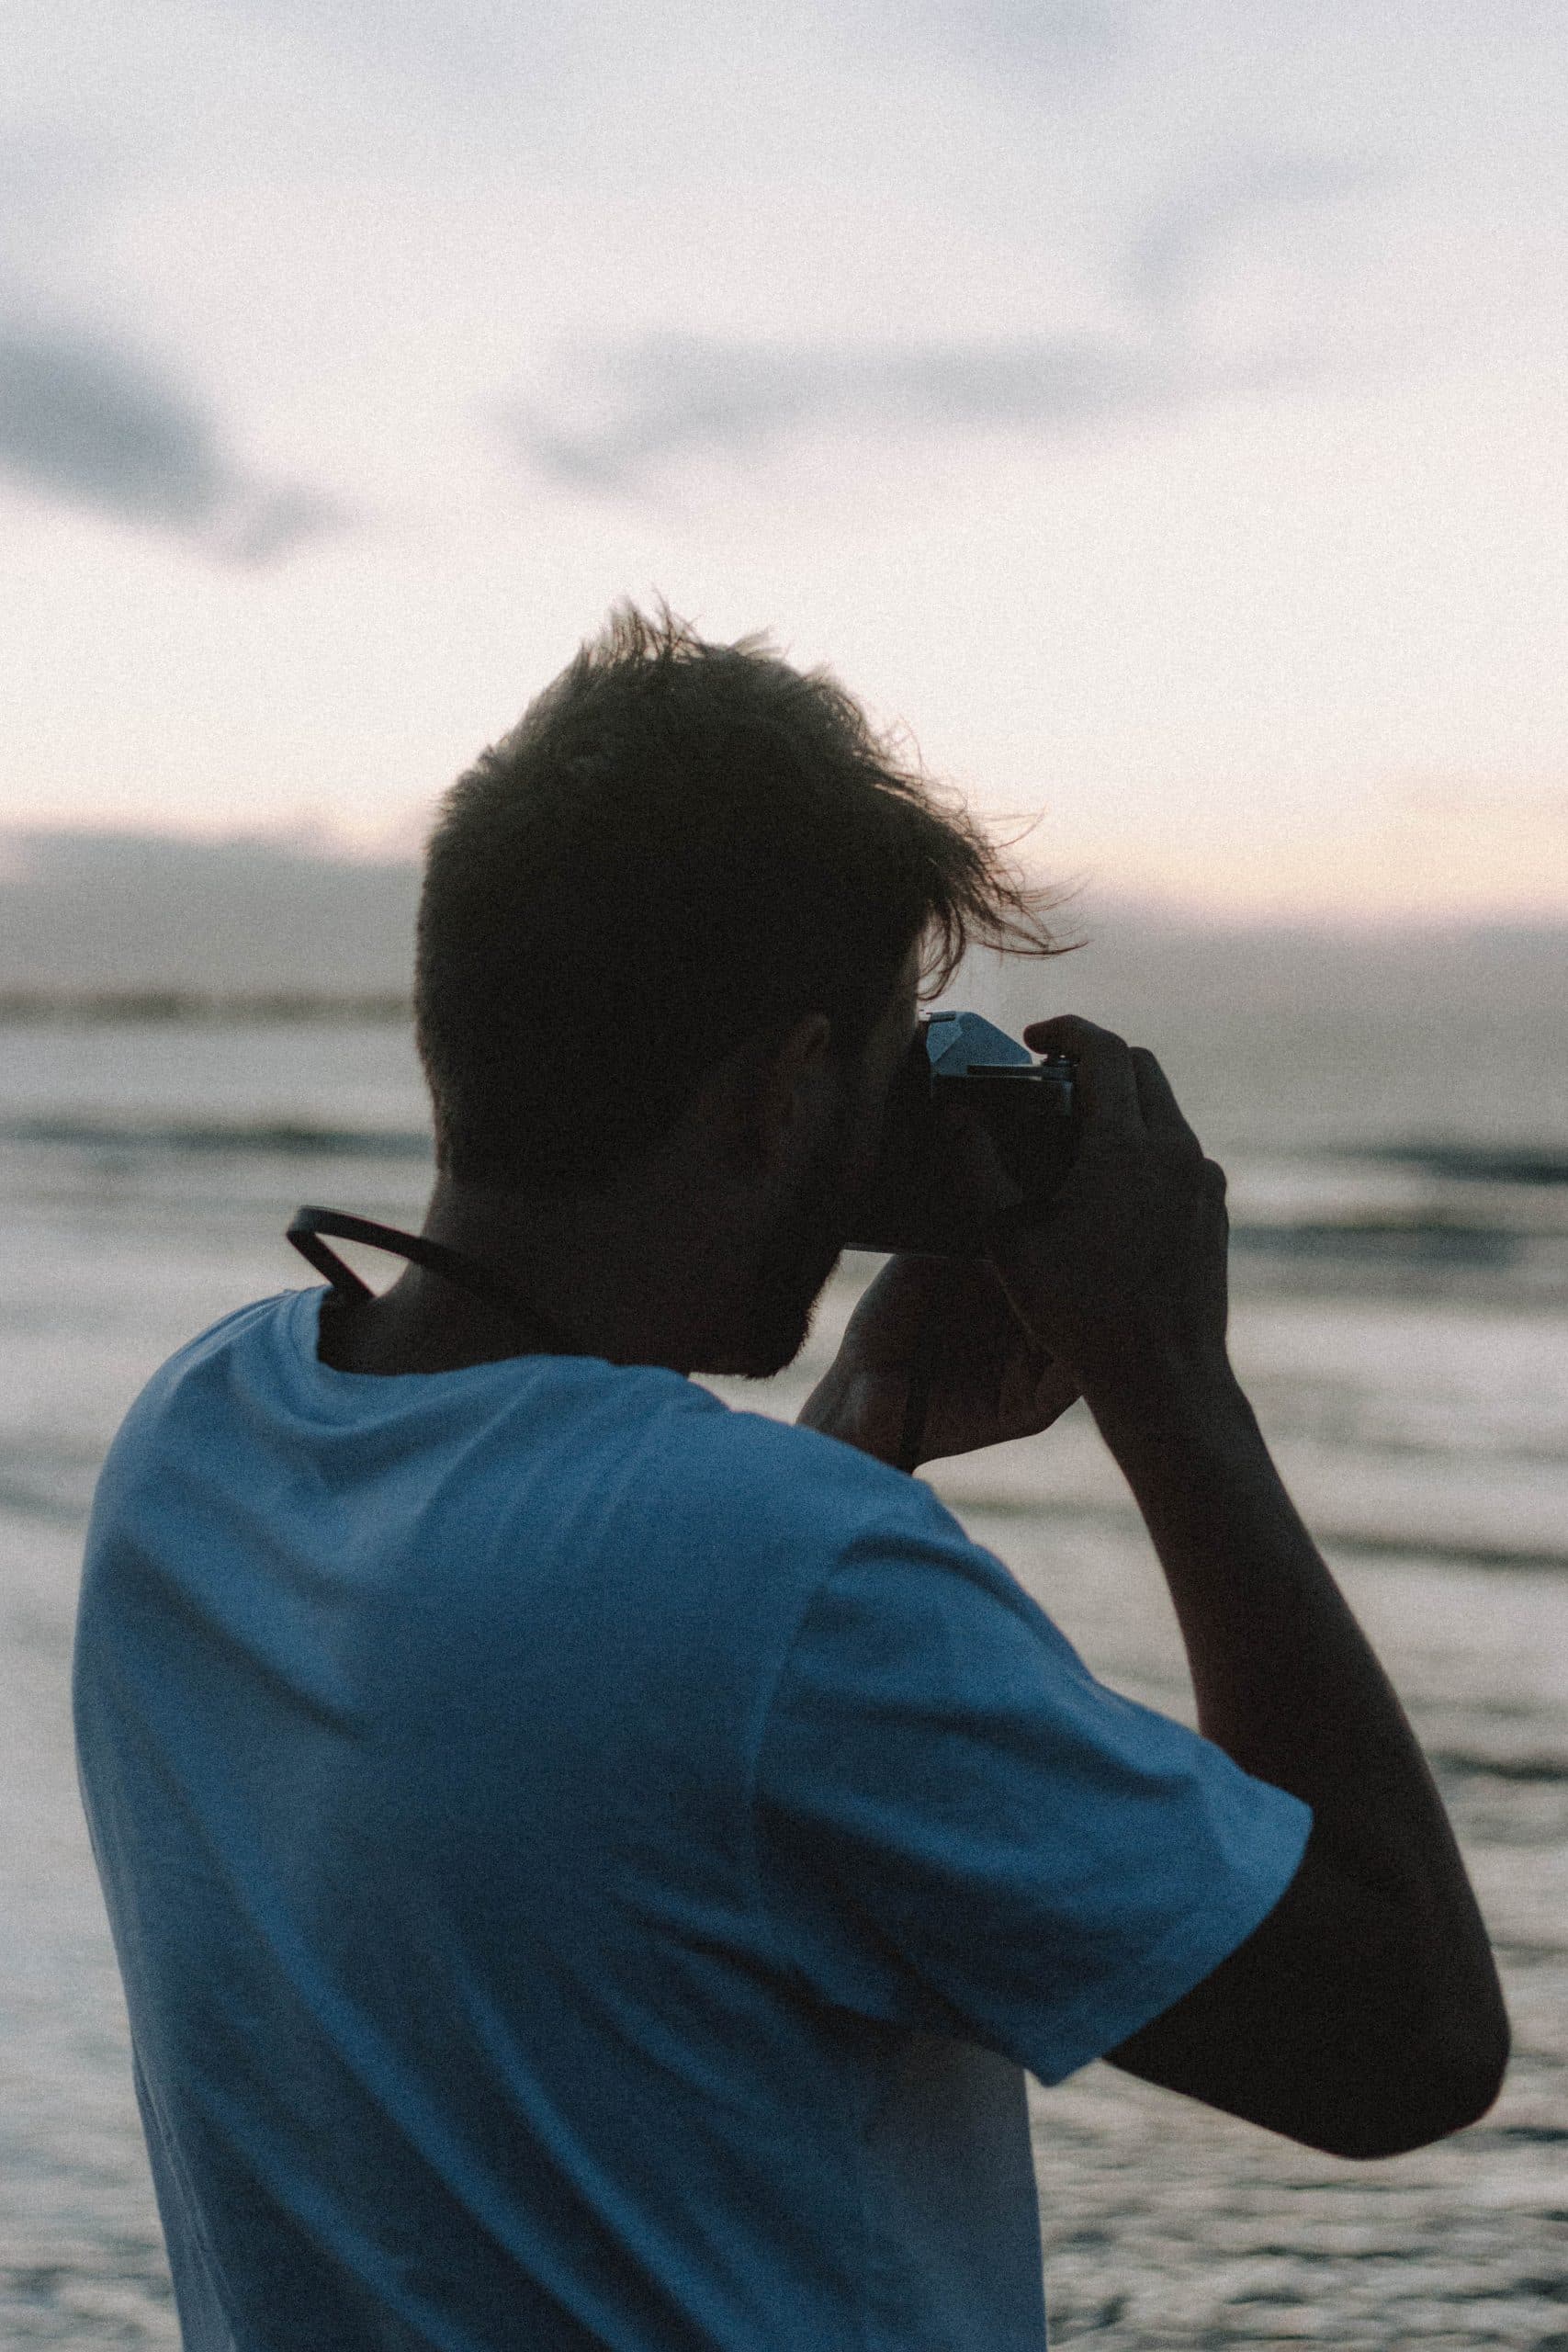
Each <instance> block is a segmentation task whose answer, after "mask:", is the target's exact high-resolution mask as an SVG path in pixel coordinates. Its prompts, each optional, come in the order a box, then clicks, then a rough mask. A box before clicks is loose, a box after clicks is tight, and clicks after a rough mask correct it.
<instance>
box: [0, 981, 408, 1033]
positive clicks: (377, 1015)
mask: <svg viewBox="0 0 1568 2352" xmlns="http://www.w3.org/2000/svg"><path fill="white" fill-rule="evenodd" d="M412 1018H413V1008H412V1003H411V1001H410V1000H409V998H408V997H407V996H406V995H405V994H402V993H400V992H397V991H391V990H385V989H383V990H374V991H368V992H365V993H359V994H355V993H343V994H333V993H330V992H324V991H321V990H316V989H229V990H221V989H213V990H208V989H0V1021H4V1022H14V1023H18V1024H20V1025H24V1026H31V1025H33V1024H35V1023H65V1024H67V1025H69V1026H72V1027H91V1026H94V1025H96V1023H100V1022H155V1023H164V1022H197V1023H203V1024H207V1025H211V1024H214V1023H226V1022H227V1023H232V1022H239V1023H253V1022H258V1021H260V1022H269V1023H270V1022H283V1023H289V1022H321V1023H332V1022H363V1021H375V1022H383V1021H385V1022H395V1023H408V1022H410V1021H412Z"/></svg>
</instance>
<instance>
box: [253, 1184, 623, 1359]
mask: <svg viewBox="0 0 1568 2352" xmlns="http://www.w3.org/2000/svg"><path fill="white" fill-rule="evenodd" d="M329 1233H330V1234H331V1235H333V1238H334V1239H336V1240H339V1241H357V1242H360V1243H362V1244H363V1245H364V1247H365V1248H367V1249H369V1250H388V1251H389V1252H390V1253H391V1255H392V1256H393V1257H396V1258H406V1259H408V1261H410V1263H411V1264H412V1265H415V1266H423V1268H424V1270H425V1272H427V1273H431V1274H439V1275H440V1277H441V1279H442V1280H443V1281H444V1282H448V1283H455V1284H456V1286H457V1289H458V1290H466V1291H468V1293H469V1294H470V1295H471V1296H473V1297H475V1298H482V1299H483V1300H484V1302H485V1304H486V1305H487V1306H500V1307H502V1308H504V1309H505V1311H506V1312H507V1314H509V1315H513V1316H515V1317H517V1319H518V1321H519V1322H521V1323H523V1324H525V1325H526V1326H527V1327H528V1328H529V1329H530V1330H531V1331H532V1332H533V1333H534V1334H535V1335H536V1337H537V1338H538V1339H540V1340H543V1341H544V1349H543V1352H544V1353H546V1354H547V1355H558V1356H574V1355H579V1354H581V1350H580V1349H578V1348H575V1347H574V1346H573V1345H572V1343H571V1341H570V1340H569V1339H568V1338H567V1336H566V1334H565V1332H564V1331H563V1330H562V1329H561V1328H560V1326H559V1324H558V1323H556V1322H554V1321H553V1320H552V1319H551V1317H549V1316H547V1315H546V1314H545V1313H544V1311H543V1309H542V1308H540V1307H538V1306H535V1304H534V1302H533V1300H532V1299H531V1298H525V1297H524V1295H523V1294H522V1292H521V1291H518V1290H514V1289H513V1286H512V1284H511V1283H508V1282H505V1281H503V1280H502V1276H501V1275H500V1274H497V1273H492V1272H491V1269H490V1268H489V1267H488V1266H481V1265H480V1264H479V1262H478V1261H477V1260H475V1259H473V1258H465V1257H464V1256H463V1255H462V1254H461V1252H460V1251H458V1250H448V1249H447V1248H446V1244H445V1243H444V1242H440V1241H427V1240H426V1238H425V1237H424V1235H423V1233H403V1232H401V1231H400V1229H399V1228H398V1227H396V1226H395V1225H378V1224H377V1223H376V1221H375V1219H374V1218H372V1217H367V1216H348V1215H346V1214H345V1212H344V1210H342V1209H321V1208H310V1207H306V1208H299V1209H296V1210H295V1212H294V1215H293V1216H292V1218H291V1219H290V1220H289V1225H288V1239H289V1240H290V1241H291V1242H292V1243H293V1245H294V1247H295V1249H296V1250H299V1255H300V1256H301V1257H302V1258H303V1259H304V1260H305V1261H306V1262H307V1264H309V1265H311V1266H313V1267H314V1268H315V1270H316V1272H317V1273H319V1274H321V1275H322V1276H324V1278H325V1279H326V1281H327V1282H329V1283H331V1285H332V1287H333V1290H334V1291H335V1292H336V1293H337V1295H338V1296H339V1297H340V1298H346V1299H352V1300H354V1301H355V1302H358V1301H361V1300H365V1299H368V1298H374V1297H375V1295H376V1294H375V1292H374V1291H373V1290H372V1289H371V1287H370V1285H369V1283H367V1282H362V1281H361V1280H360V1278H359V1276H358V1275H357V1274H356V1273H355V1271H354V1269H353V1267H352V1266H347V1265H344V1261H343V1260H342V1259H341V1258H340V1257H339V1256H338V1254H337V1251H336V1250H331V1249H329V1248H328V1246H327V1243H326V1241H325V1240H324V1239H323V1238H322V1237H323V1236H324V1235H326V1234H329Z"/></svg>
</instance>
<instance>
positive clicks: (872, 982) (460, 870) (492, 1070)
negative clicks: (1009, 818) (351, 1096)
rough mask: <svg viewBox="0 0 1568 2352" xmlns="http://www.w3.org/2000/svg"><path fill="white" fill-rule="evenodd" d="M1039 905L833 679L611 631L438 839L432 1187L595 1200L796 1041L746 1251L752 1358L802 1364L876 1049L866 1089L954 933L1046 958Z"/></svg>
mask: <svg viewBox="0 0 1568 2352" xmlns="http://www.w3.org/2000/svg"><path fill="white" fill-rule="evenodd" d="M1040 905H1041V899H1040V894H1039V893H1038V892H1035V891H1032V890H1031V888H1029V887H1028V886H1027V885H1026V884H1025V883H1023V882H1022V881H1021V880H1020V879H1019V878H1018V877H1016V876H1014V875H1013V874H1012V873H1011V872H1010V870H1009V869H1008V867H1007V866H1006V865H1005V864H1004V862H1003V861H1002V859H1001V858H1000V856H999V855H998V852H997V850H996V848H995V847H994V845H993V844H992V843H991V842H989V841H988V840H987V837H986V835H985V834H984V832H983V831H981V830H980V828H979V827H978V826H977V825H976V823H975V822H974V820H972V819H971V818H970V817H969V816H968V815H967V814H966V813H965V812H964V809H963V808H962V806H961V805H960V804H959V803H957V802H956V801H955V800H953V799H952V798H950V797H948V796H946V795H944V794H942V793H941V792H940V791H939V790H938V789H937V788H936V787H934V786H932V785H931V783H930V781H929V780H928V779H926V778H925V777H924V776H923V775H921V774H920V773H919V771H918V770H917V769H915V768H914V767H912V766H911V765H909V764H908V763H905V762H904V761H902V760H901V759H900V758H899V757H898V756H897V752H896V750H895V748H894V747H893V746H892V745H891V744H890V743H889V742H887V741H885V740H883V739H881V738H879V737H878V736H877V735H876V734H875V733H874V731H873V729H872V728H871V726H870V725H869V723H868V721H867V719H866V718H865V716H864V714H863V712H862V711H861V709H860V708H859V707H858V706H857V705H856V704H855V703H854V702H853V701H852V698H851V697H850V695H848V694H846V693H845V691H844V690H843V688H842V687H841V686H840V685H839V684H837V682H836V681H835V680H834V679H832V678H831V677H830V676H829V675H828V674H827V673H824V672H820V671H818V672H813V673H807V674H803V673H801V672H799V671H796V670H795V669H793V668H791V667H790V666H789V664H788V663H786V662H784V661H783V660H782V659H780V658H779V656H778V655H777V654H776V653H774V652H773V650H771V649H770V648H769V647H768V645H767V644H766V643H765V642H763V641H761V640H758V639H744V640H742V641H741V642H739V644H734V645H716V644H708V643H705V642H704V641H703V640H702V639H699V638H698V637H696V636H695V635H694V632H693V631H692V630H691V629H690V628H687V627H686V626H685V625H684V624H682V623H681V622H679V621H676V620H674V619H673V618H671V616H669V615H667V614H664V615H660V616H659V617H658V618H656V619H649V618H646V617H644V616H642V615H641V614H639V613H637V612H636V611H634V610H631V609H629V608H622V609H621V610H619V611H617V612H616V613H615V615H614V616H613V617H612V619H611V621H610V623H609V625H608V627H607V628H606V629H605V630H604V633H603V635H602V636H601V637H599V638H598V639H596V640H594V641H593V642H592V643H591V644H589V645H587V646H585V647H584V648H583V649H582V650H581V652H580V653H579V655H578V656H577V658H576V660H575V661H574V662H571V663H570V666H569V667H568V668H567V669H566V670H565V671H564V672H563V673H561V675H560V676H559V677H558V678H557V679H556V680H555V682H554V684H552V685H550V686H549V687H547V689H546V691H545V692H544V693H543V694H542V695H540V696H539V697H538V699H537V700H536V702H535V703H534V704H532V705H531V707H529V709H528V710H527V712H526V713H525V716H524V718H523V719H522V720H521V722H520V723H519V725H518V726H517V727H516V728H515V729H513V731H512V733H511V734H509V735H508V736H506V737H505V738H504V739H503V740H502V741H501V742H500V743H498V744H496V745H495V746H494V747H493V748H492V749H491V750H490V751H488V752H485V753H484V754H483V755H482V756H481V757H480V759H479V761H478V762H477V763H476V764H475V765H474V767H473V768H471V769H470V770H469V771H468V774H467V775H464V776H462V777H461V778H459V780H458V782H457V784H456V785H455V786H453V788H452V790H451V792H450V793H449V794H448V796H447V798H446V804H445V806H444V809H443V811H442V814H441V817H440V819H439V821H438V823H437V825H436V828H435V831H434V836H433V838H432V841H431V843H430V850H429V855H428V861H427V865H426V872H425V882H424V892H423V900H422V904H421V909H420V922H419V960H418V978H417V988H416V1001H417V1012H418V1031H419V1044H420V1051H421V1054H422V1057H423V1062H424V1067H425V1071H426V1074H427V1077H428V1079H429V1081H430V1088H431V1093H432V1096H433V1099H434V1113H435V1132H436V1147H437V1157H438V1160H439V1164H440V1167H441V1170H442V1174H443V1177H444V1178H445V1179H446V1182H448V1183H450V1184H454V1185H458V1186H463V1187H476V1188H482V1189H484V1190H485V1191H487V1192H490V1193H504V1194H507V1195H509V1196H513V1197H515V1198H516V1199H517V1200H518V1201H519V1203H520V1204H522V1203H524V1202H526V1201H528V1200H532V1201H535V1202H537V1203H541V1204H543V1203H547V1202H551V1201H554V1202H557V1203H559V1202H563V1201H571V1200H581V1199H582V1198H584V1197H586V1196H591V1195H593V1194H596V1193H604V1192H606V1191H607V1190H608V1189H609V1188H611V1187H614V1186H618V1185H619V1184H620V1182H621V1181H622V1180H623V1178H624V1177H625V1176H626V1173H627V1171H628V1170H633V1169H635V1168H636V1167H637V1163H638V1162H639V1161H642V1160H645V1159H647V1158H648V1157H649V1155H650V1154H652V1153H654V1152H656V1151H657V1150H658V1149H659V1148H660V1146H661V1145H662V1144H663V1143H664V1142H665V1140H666V1139H667V1138H668V1137H669V1136H671V1134H672V1133H673V1132H674V1131H675V1130H676V1129H677V1128H678V1126H679V1125H680V1123H681V1122H682V1119H683V1118H684V1117H685V1116H686V1114H687V1113H688V1112H689V1111H690V1110H691V1108H692V1106H693V1104H694V1103H695V1102H696V1101H697V1098H698V1097H699V1094H700V1093H701V1092H702V1091H703V1090H704V1089H705V1087H708V1086H710V1085H711V1083H712V1081H713V1080H714V1078H715V1074H716V1073H717V1072H722V1071H723V1070H724V1069H727V1068H728V1067H731V1066H734V1067H736V1068H739V1069H745V1068H753V1067H754V1068H756V1069H762V1068H764V1067H765V1066H766V1065H767V1061H768V1057H769V1056H770V1054H776V1053H777V1051H778V1050H779V1049H780V1048H782V1047H784V1045H785V1043H786V1041H787V1040H789V1039H791V1038H792V1037H799V1036H801V1035H806V1034H807V1032H809V1033H810V1034H811V1035H815V1037H816V1039H817V1049H816V1050H817V1061H818V1064H819V1066H820V1067H819V1069H818V1070H817V1072H816V1078H817V1080H819V1081H820V1083H821V1085H824V1086H827V1087H828V1088H829V1090H836V1096H835V1098H834V1103H833V1114H832V1116H831V1117H830V1118H829V1119H828V1120H827V1122H826V1124H825V1125H823V1127H822V1129H821V1132H820V1134H819V1135H818V1138H817V1141H816V1142H815V1144H814V1146H813V1151H812V1155H811V1162H810V1165H809V1166H800V1167H797V1168H796V1169H795V1178H794V1182H793V1189H792V1193H791V1195H790V1197H788V1198H781V1199H780V1200H778V1201H777V1203H776V1217H775V1225H774V1230H773V1233H772V1235H771V1236H770V1237H769V1245H770V1247H769V1248H765V1249H764V1250H763V1252H762V1254H763V1256H764V1257H768V1256H770V1250H771V1263H770V1264H769V1266H768V1267H767V1268H766V1270H765V1271H766V1273H767V1278H768V1286H769V1288H770V1290H771V1294H772V1297H773V1312H772V1315H771V1317H765V1318H764V1319H768V1320H771V1322H772V1324H773V1329H774V1330H775V1334H776V1338H775V1340H773V1341H770V1342H769V1343H768V1345H767V1347H765V1348H763V1349H762V1350H761V1352H764V1353H775V1354H776V1353H777V1350H778V1349H779V1348H780V1347H783V1348H784V1350H785V1352H786V1354H787V1353H788V1352H793V1349H794V1347H795V1346H798V1344H799V1340H800V1337H801V1336H802V1334H803V1332H804V1329H805V1316H806V1314H807V1312H808V1310H809V1304H810V1296H814V1295H815V1294H816V1291H817V1289H819V1288H820V1285H821V1283H822V1282H823V1281H824V1280H825V1279H826V1277H827V1274H828V1272H829V1271H830V1269H831V1265H832V1262H833V1259H834V1257H836V1255H837V1243H836V1241H835V1238H834V1237H835V1235H836V1234H841V1227H840V1224H839V1216H840V1200H841V1198H842V1194H843V1191H844V1186H845V1183H846V1181H847V1177H848V1171H849V1170H850V1168H851V1166H852V1162H853V1160H854V1159H855V1157H856V1155H857V1154H859V1155H860V1156H862V1157H863V1153H864V1148H865V1132H864V1131H865V1119H866V1104H865V1102H864V1100H863V1097H864V1094H865V1088H866V1084H867V1082H868V1074H867V1069H866V1065H867V1057H868V1053H871V1051H872V1048H873V1046H874V1041H875V1040H877V1039H880V1041H881V1042H880V1046H879V1047H878V1048H877V1050H878V1051H880V1054H881V1058H882V1060H883V1061H885V1062H886V1063H887V1065H888V1066H887V1068H886V1070H885V1071H883V1072H882V1073H881V1075H880V1077H879V1079H878V1080H876V1083H877V1084H879V1085H880V1087H881V1089H882V1091H886V1083H887V1080H888V1079H889V1078H890V1076H891V1069H892V1066H893V1063H894V1062H896V1060H897V1051H898V1047H899V1044H900V1038H899V1037H897V1036H894V1035H893V1034H892V1029H890V1028H889V1026H888V1024H889V1023H892V1024H893V1029H897V1026H898V1023H899V1021H900V1019H902V1041H903V1042H907V1038H908V1028H909V1025H910V1023H911V1022H912V1018H913V993H914V982H915V980H916V979H917V978H921V977H923V978H924V979H925V980H926V981H927V983H928V984H931V985H937V986H940V985H941V984H942V982H943V981H944V980H945V979H946V978H948V977H949V976H950V975H951V973H952V971H953V968H954V967H955V966H956V963H957V961H958V958H959V956H960V955H961V954H962V953H963V950H964V946H965V945H966V944H968V942H969V941H970V940H971V939H977V940H981V941H985V942H987V943H988V944H996V945H1011V946H1021V947H1025V948H1029V949H1032V950H1034V951H1035V952H1041V951H1043V950H1044V949H1045V948H1046V947H1047V946H1048V944H1049V942H1048V940H1047V937H1046V934H1045V933H1044V931H1043V925H1042V922H1041V919H1040ZM901 1000H902V1001H903V1004H904V1010H903V1012H902V1015H900V1012H899V1010H898V1007H899V1003H900V1001H901ZM814 1023H815V1024H816V1025H815V1028H813V1024H814ZM872 1058H873V1059H874V1058H875V1055H874V1054H872ZM808 1280H809V1282H810V1296H808V1297H807V1301H806V1306H805V1307H804V1308H803V1309H802V1310H801V1311H800V1312H799V1313H798V1314H796V1313H795V1310H794V1308H793V1307H792V1306H791V1305H790V1301H791V1300H792V1299H793V1298H794V1296H795V1294H796V1293H797V1292H798V1291H799V1290H800V1289H801V1288H802V1287H803V1286H804V1285H805V1284H806V1283H807V1281H808ZM797 1327H798V1328H797ZM791 1331H793V1332H794V1338H793V1340H790V1339H789V1333H790V1332H791Z"/></svg>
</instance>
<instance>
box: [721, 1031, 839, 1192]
mask: <svg viewBox="0 0 1568 2352" xmlns="http://www.w3.org/2000/svg"><path fill="white" fill-rule="evenodd" d="M832 1037H833V1032H832V1026H831V1023H829V1019H828V1016H827V1014H826V1013H823V1012H809V1013H807V1014H805V1015H804V1016H803V1017H802V1018H801V1019H800V1020H799V1021H795V1022H792V1023H791V1024H790V1026H789V1027H788V1028H787V1029H782V1030H781V1029H771V1030H767V1031H764V1032H763V1033H762V1034H761V1035H759V1036H756V1037H751V1038H748V1040H747V1042H746V1043H745V1045H744V1046H740V1047H739V1049H738V1050H737V1051H736V1052H735V1053H733V1054H731V1055H730V1056H729V1057H728V1059H727V1060H726V1061H725V1062H723V1063H722V1064H721V1065H720V1067H719V1069H716V1071H715V1072H714V1073H713V1078H712V1080H711V1081H710V1084H709V1086H708V1087H706V1088H705V1090H704V1091H705V1092H706V1093H708V1094H709V1098H710V1106H711V1109H712V1110H713V1111H714V1112H715V1113H716V1114H717V1119H718V1125H719V1128H720V1132H721V1134H722V1135H723V1136H724V1139H725V1143H726V1146H727V1147H728V1148H727V1155H726V1156H727V1157H728V1158H729V1159H731V1164H732V1165H733V1166H734V1168H735V1169H736V1170H737V1172H738V1173H739V1172H744V1173H745V1174H747V1175H749V1176H757V1175H766V1174H768V1173H771V1171H772V1170H773V1169H774V1168H776V1167H777V1166H778V1165H779V1164H780V1162H781V1161H784V1160H787V1159H790V1158H791V1157H792V1155H793V1154H794V1152H795V1149H796V1148H798V1146H799V1145H800V1143H801V1142H802V1140H803V1138H804V1139H805V1140H806V1141H807V1143H809V1142H811V1141H814V1140H815V1137H816V1135H817V1132H818V1124H819V1121H820V1119H821V1117H822V1114H823V1110H824V1107H825V1103H826V1100H827V1096H828V1091H829V1088H830V1087H831V1084H832V1069H831V1053H830V1048H831V1045H832Z"/></svg>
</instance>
